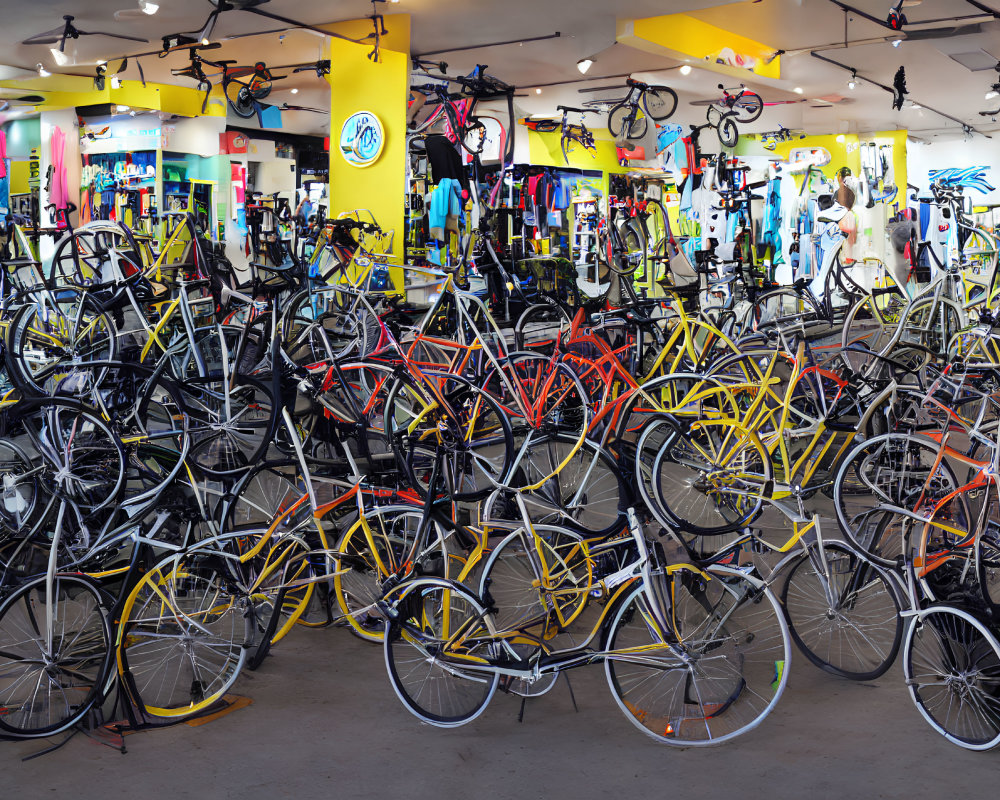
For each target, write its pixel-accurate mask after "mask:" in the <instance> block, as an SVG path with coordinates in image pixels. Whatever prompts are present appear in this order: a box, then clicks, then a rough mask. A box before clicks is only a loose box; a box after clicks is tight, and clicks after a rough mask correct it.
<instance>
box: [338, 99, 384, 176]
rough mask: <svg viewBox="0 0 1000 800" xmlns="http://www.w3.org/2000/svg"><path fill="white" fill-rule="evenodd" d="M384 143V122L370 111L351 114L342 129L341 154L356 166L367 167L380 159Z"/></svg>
mask: <svg viewBox="0 0 1000 800" xmlns="http://www.w3.org/2000/svg"><path fill="white" fill-rule="evenodd" d="M384 144H385V134H384V132H383V131H382V123H381V122H379V118H378V117H376V116H375V115H374V114H372V113H371V112H370V111H358V112H357V113H355V114H351V116H349V117H348V118H347V119H346V120H345V121H344V127H342V128H341V129H340V154H341V155H342V156H343V157H344V158H345V159H346V160H347V162H348V163H349V164H353V165H354V166H356V167H367V166H370V165H371V164H374V163H375V162H376V161H378V157H379V156H380V155H382V146H383V145H384Z"/></svg>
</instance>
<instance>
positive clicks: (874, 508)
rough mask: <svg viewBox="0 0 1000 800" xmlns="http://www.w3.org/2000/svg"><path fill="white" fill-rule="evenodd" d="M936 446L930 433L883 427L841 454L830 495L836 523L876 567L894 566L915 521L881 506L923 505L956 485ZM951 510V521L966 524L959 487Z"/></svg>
mask: <svg viewBox="0 0 1000 800" xmlns="http://www.w3.org/2000/svg"><path fill="white" fill-rule="evenodd" d="M939 450H940V445H939V444H938V442H936V441H934V440H933V439H925V438H923V437H919V436H911V435H908V434H896V433H888V434H883V435H881V436H874V437H872V438H871V439H868V440H866V441H864V442H861V443H860V444H858V445H857V446H855V447H854V449H853V450H851V451H850V452H849V453H848V454H847V455H845V456H844V459H843V461H841V463H840V466H839V468H838V469H837V474H836V477H835V478H834V483H833V501H834V506H835V508H836V511H837V522H838V523H839V524H840V529H841V531H842V532H843V533H844V536H845V537H846V539H847V541H848V543H849V544H850V545H851V546H853V547H854V548H856V549H857V550H858V552H860V553H864V554H865V555H866V556H868V558H870V559H871V560H872V561H874V562H875V563H876V564H878V565H880V566H882V567H894V566H895V565H896V562H897V560H898V558H899V557H900V556H904V555H906V538H907V535H908V533H909V532H910V531H912V530H913V526H914V524H915V523H914V522H913V520H911V519H910V518H909V517H903V516H901V515H898V514H894V513H893V512H892V511H890V510H888V509H886V508H885V506H897V507H900V508H903V509H905V510H907V511H911V512H916V513H919V512H921V511H922V510H927V511H929V510H930V509H933V508H934V507H935V506H936V505H937V504H938V502H939V501H941V500H943V499H944V498H945V497H947V496H948V495H949V494H951V493H952V492H953V491H954V490H955V489H957V488H958V487H959V486H960V485H961V483H960V481H959V479H958V477H957V476H956V475H955V472H954V470H953V469H952V468H951V466H949V464H948V462H947V460H945V459H940V460H939V459H938V452H939ZM953 510H954V512H955V515H956V517H955V519H953V520H952V524H953V525H955V526H959V525H964V530H966V531H967V530H969V526H970V519H971V514H970V512H969V509H968V505H967V504H966V503H965V496H964V493H963V494H960V495H958V502H957V503H955V504H954V509H953Z"/></svg>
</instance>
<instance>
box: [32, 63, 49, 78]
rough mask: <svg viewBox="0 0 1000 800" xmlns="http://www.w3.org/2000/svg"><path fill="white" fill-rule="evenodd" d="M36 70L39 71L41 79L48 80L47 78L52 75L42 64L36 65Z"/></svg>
mask: <svg viewBox="0 0 1000 800" xmlns="http://www.w3.org/2000/svg"><path fill="white" fill-rule="evenodd" d="M35 69H37V70H38V77H39V78H47V77H49V75H51V74H52V73H51V72H49V71H48V70H47V69H45V65H44V64H42V63H41V62H39V63H38V64H35Z"/></svg>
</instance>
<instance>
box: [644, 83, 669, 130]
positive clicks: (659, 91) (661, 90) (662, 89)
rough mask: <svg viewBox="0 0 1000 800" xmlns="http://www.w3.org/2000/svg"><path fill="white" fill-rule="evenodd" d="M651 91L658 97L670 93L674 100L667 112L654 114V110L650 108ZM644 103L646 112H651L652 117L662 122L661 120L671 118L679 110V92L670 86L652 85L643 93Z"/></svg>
mask: <svg viewBox="0 0 1000 800" xmlns="http://www.w3.org/2000/svg"><path fill="white" fill-rule="evenodd" d="M651 93H652V94H654V95H655V96H656V97H660V95H664V94H665V95H669V96H670V97H671V98H672V99H673V102H672V104H671V105H670V110H669V111H668V112H667V113H666V114H659V115H658V114H654V113H653V112H652V110H650V108H649V100H648V98H649V95H650V94H651ZM642 105H643V108H644V109H645V110H646V113H647V114H649V116H650V117H652V118H653V119H654V120H656V121H657V122H660V121H662V120H665V119H670V117H672V116H673V115H674V113H675V112H676V111H677V92H675V91H674V90H673V89H671V88H670V87H669V86H660V85H657V86H650V87H649V88H647V89H646V91H645V92H644V93H643V97H642Z"/></svg>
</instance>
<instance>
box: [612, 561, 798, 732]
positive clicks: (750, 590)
mask: <svg viewBox="0 0 1000 800" xmlns="http://www.w3.org/2000/svg"><path fill="white" fill-rule="evenodd" d="M654 580H663V581H664V583H665V585H664V586H663V587H662V588H661V589H660V590H659V591H658V596H659V597H669V598H670V600H669V602H667V601H655V606H654V601H651V600H650V599H649V597H648V596H647V591H648V589H647V588H646V587H644V586H643V585H641V584H640V585H637V586H636V587H635V588H634V589H633V590H631V591H630V592H629V593H628V594H627V595H626V596H625V598H624V600H623V601H622V602H621V605H620V606H619V608H618V610H617V611H616V613H615V615H614V618H613V621H612V623H611V626H610V629H609V634H608V641H607V648H606V649H607V651H608V653H607V656H606V658H605V662H604V669H605V676H606V678H607V681H608V686H609V687H610V689H611V694H612V696H613V697H614V699H615V702H616V703H617V704H618V707H619V708H620V709H621V711H622V713H624V714H625V717H626V718H627V719H628V721H629V722H631V723H632V724H633V725H635V726H636V727H637V728H638V729H639V730H641V731H642V732H643V733H645V734H646V735H647V736H650V737H651V738H653V739H655V740H656V741H658V742H661V743H663V744H668V745H675V746H678V747H702V746H706V745H715V744H723V743H724V742H727V741H730V740H732V739H734V738H736V737H737V736H740V735H742V734H744V733H747V732H748V731H751V730H753V729H754V728H756V727H757V726H758V725H760V723H761V722H762V721H763V720H764V718H765V717H767V715H768V714H769V713H770V712H771V711H772V710H773V709H774V707H775V706H776V705H777V702H778V700H779V699H780V698H781V695H782V693H783V692H784V690H785V685H786V683H787V681H788V671H789V666H790V663H791V655H792V653H791V644H790V640H789V635H788V627H787V625H786V623H785V617H784V614H783V613H782V611H781V607H780V606H779V604H778V601H777V599H776V598H775V597H774V595H773V594H772V593H771V590H770V589H768V588H767V587H766V586H765V585H764V584H763V583H761V582H760V581H758V580H756V579H753V578H750V577H749V576H747V575H745V574H743V573H742V572H739V571H738V570H732V569H728V568H725V567H718V566H716V567H711V568H709V569H708V570H707V573H702V572H698V571H695V570H694V569H691V568H688V567H680V568H672V572H671V574H669V575H665V576H659V575H657V576H654ZM661 620H666V622H667V625H668V628H667V629H666V630H664V629H663V628H662V627H661V626H662V624H663V623H662V622H661ZM707 653H711V654H712V655H711V658H710V660H702V658H701V657H702V656H705V655H706V654H707Z"/></svg>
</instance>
